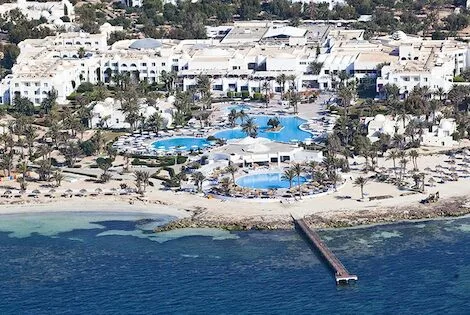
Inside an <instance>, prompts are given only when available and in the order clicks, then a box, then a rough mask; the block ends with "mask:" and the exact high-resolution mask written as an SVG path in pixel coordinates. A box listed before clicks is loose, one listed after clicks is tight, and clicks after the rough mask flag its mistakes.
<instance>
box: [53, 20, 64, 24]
mask: <svg viewBox="0 0 470 315" xmlns="http://www.w3.org/2000/svg"><path fill="white" fill-rule="evenodd" d="M53 23H54V25H58V26H59V25H64V21H62V20H61V19H55V20H54V22H53Z"/></svg>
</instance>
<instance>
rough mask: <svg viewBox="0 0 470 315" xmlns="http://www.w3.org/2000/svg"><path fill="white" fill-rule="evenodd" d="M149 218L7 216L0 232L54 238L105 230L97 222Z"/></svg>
mask: <svg viewBox="0 0 470 315" xmlns="http://www.w3.org/2000/svg"><path fill="white" fill-rule="evenodd" d="M149 217H151V215H149V214H139V213H119V214H110V213H92V212H81V213H73V215H72V214H70V213H34V214H31V213H29V214H11V215H10V214H9V215H2V216H0V218H1V219H0V232H7V233H8V236H9V237H15V238H25V237H30V236H31V235H32V234H38V235H42V236H49V237H55V236H57V235H58V234H60V233H65V232H71V231H73V230H89V229H105V226H103V225H102V224H99V223H97V222H104V221H109V220H114V221H137V220H141V219H146V218H149ZM160 217H161V216H160Z"/></svg>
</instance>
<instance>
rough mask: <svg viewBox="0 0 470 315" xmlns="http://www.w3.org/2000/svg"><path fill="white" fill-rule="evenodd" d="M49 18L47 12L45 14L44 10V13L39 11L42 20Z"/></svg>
mask: <svg viewBox="0 0 470 315" xmlns="http://www.w3.org/2000/svg"><path fill="white" fill-rule="evenodd" d="M50 16H51V14H50V13H49V12H47V11H46V10H44V11H41V17H43V18H46V19H47V18H49V17H50Z"/></svg>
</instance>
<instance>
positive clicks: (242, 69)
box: [0, 22, 469, 104]
mask: <svg viewBox="0 0 470 315" xmlns="http://www.w3.org/2000/svg"><path fill="white" fill-rule="evenodd" d="M362 35H363V31H362V30H342V29H338V28H335V27H332V26H324V25H313V26H306V28H305V29H304V28H293V27H285V26H283V25H276V24H272V23H271V24H269V23H266V22H262V23H253V22H250V23H249V24H246V23H238V24H236V25H235V26H232V27H230V28H229V29H228V31H227V33H226V34H225V35H224V36H223V38H222V39H221V40H219V39H206V40H183V41H178V40H167V39H165V40H155V39H138V40H123V41H119V42H116V43H114V44H113V45H112V46H108V45H107V44H106V34H105V33H103V34H93V35H92V34H86V33H78V32H77V33H63V34H59V35H57V36H51V37H47V38H44V39H28V40H25V41H23V42H21V43H20V45H19V47H20V49H21V53H20V55H19V57H18V59H17V64H15V66H14V67H13V69H12V74H10V75H8V76H7V77H5V78H4V79H3V80H2V81H1V83H0V103H10V102H11V101H12V99H13V97H14V96H15V95H21V96H23V97H27V98H28V99H30V100H31V101H32V102H33V103H35V104H39V103H41V101H42V100H43V99H44V98H45V97H47V93H48V92H49V91H50V90H51V89H52V88H54V89H55V90H57V91H58V102H59V103H65V102H66V97H67V96H68V95H70V94H71V93H72V92H73V91H75V90H76V88H77V87H78V86H79V85H80V84H81V83H82V82H91V83H97V82H100V81H101V82H104V83H105V84H113V82H112V80H111V78H112V76H113V75H114V74H116V73H124V72H126V73H129V74H130V75H131V76H132V77H133V78H135V79H139V80H147V81H148V82H149V83H153V82H158V80H159V78H160V74H161V73H162V71H167V72H169V71H175V72H177V74H178V85H179V87H180V88H182V89H183V90H187V89H189V88H191V87H192V86H194V85H196V83H197V76H198V75H199V74H207V75H209V76H210V77H211V80H212V92H213V93H214V94H221V95H226V94H227V92H228V91H236V92H243V91H247V92H249V93H253V92H257V91H260V88H261V86H262V84H263V82H266V81H267V82H269V85H270V87H271V90H272V91H273V92H280V89H281V86H280V85H279V84H278V83H276V80H275V79H276V77H277V76H278V75H279V74H282V73H284V74H286V75H293V76H294V77H295V80H294V84H295V87H296V89H297V90H299V91H304V90H306V89H309V88H317V89H322V90H323V89H331V88H333V87H334V86H335V84H336V82H337V81H338V74H339V73H341V71H346V72H347V73H349V74H350V75H353V76H354V77H355V78H357V79H359V80H360V79H362V78H364V77H376V76H377V66H378V65H381V64H387V65H386V66H384V67H383V68H382V71H381V76H380V77H379V78H377V92H378V93H380V92H381V90H382V87H383V86H384V85H385V84H387V83H390V84H397V85H398V86H399V87H400V90H401V92H402V93H403V94H406V92H407V91H410V90H411V89H412V88H413V86H415V85H418V84H419V85H420V86H429V87H430V88H433V89H434V88H436V87H438V86H442V87H443V88H444V89H446V90H448V89H450V87H451V86H452V82H451V80H452V77H453V75H455V74H458V73H460V71H462V69H464V68H466V67H467V65H468V59H469V49H468V45H467V44H466V43H462V42H457V41H453V40H447V41H431V40H423V39H421V38H418V37H407V36H406V35H404V34H394V35H392V36H386V37H381V38H377V39H374V40H370V41H365V40H363V38H362ZM81 47H83V48H84V49H85V51H86V55H85V56H84V57H83V58H79V56H78V50H79V49H80V48H81ZM318 49H319V50H320V54H319V55H317V50H318ZM314 61H315V62H319V63H322V64H323V65H322V68H321V71H320V73H319V74H312V73H310V72H309V69H308V68H309V67H308V65H309V64H310V63H311V62H314ZM288 86H289V84H286V87H285V88H286V90H287V88H288Z"/></svg>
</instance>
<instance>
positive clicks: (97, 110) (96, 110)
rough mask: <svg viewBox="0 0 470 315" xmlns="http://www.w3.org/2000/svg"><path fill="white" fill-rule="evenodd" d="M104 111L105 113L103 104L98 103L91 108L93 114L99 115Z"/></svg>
mask: <svg viewBox="0 0 470 315" xmlns="http://www.w3.org/2000/svg"><path fill="white" fill-rule="evenodd" d="M104 111H105V108H104V106H103V104H100V103H98V104H96V105H95V106H93V109H92V112H93V113H94V114H101V113H103V112H104Z"/></svg>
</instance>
